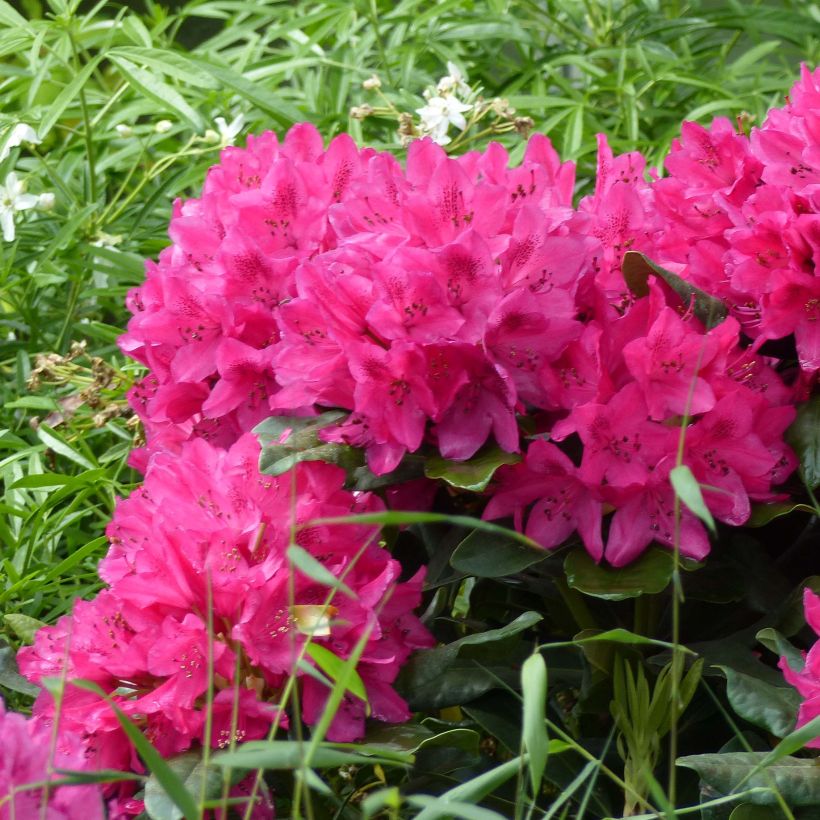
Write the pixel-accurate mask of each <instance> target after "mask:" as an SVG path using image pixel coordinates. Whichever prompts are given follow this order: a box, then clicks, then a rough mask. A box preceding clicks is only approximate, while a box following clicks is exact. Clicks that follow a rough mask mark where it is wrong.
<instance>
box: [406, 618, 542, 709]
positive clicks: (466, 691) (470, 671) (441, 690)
mask: <svg viewBox="0 0 820 820" xmlns="http://www.w3.org/2000/svg"><path fill="white" fill-rule="evenodd" d="M541 619H542V616H541V615H539V614H538V613H537V612H525V613H523V614H522V615H519V616H518V617H517V618H516V619H515V620H514V621H511V622H510V623H509V624H507V625H506V626H503V627H500V628H499V629H490V630H487V631H486V632H478V633H476V634H474V635H467V636H466V637H464V638H460V639H459V640H457V641H453V643H449V644H446V645H445V646H439V647H436V648H434V649H427V650H422V651H420V652H416V653H415V655H413V656H412V657H411V659H410V661H409V662H408V663H407V664H406V665H405V667H404V669H403V670H402V673H401V678H400V681H401V688H402V693H403V694H404V696H405V697H406V698H407V699H408V700H409V702H410V708H411V709H413V710H414V711H417V710H419V709H436V708H442V707H445V706H453V705H457V704H458V705H460V704H462V703H467V702H468V701H471V700H473V699H475V698H477V697H479V696H480V695H483V694H484V693H485V692H487V691H489V690H490V689H493V688H496V687H498V686H499V685H502V684H503V683H508V684H510V685H514V684H515V683H517V679H518V676H517V675H515V674H514V673H513V674H511V673H512V668H511V667H512V665H513V661H514V659H515V658H516V657H517V656H519V655H520V654H523V652H519V651H518V649H517V648H516V647H515V646H511V643H512V641H513V640H514V639H515V638H516V636H518V635H519V634H520V633H521V632H523V631H524V630H525V629H529V628H530V627H532V626H534V625H535V624H536V623H538V622H539V621H540V620H541ZM517 643H518V644H519V646H520V649H522V650H524V651H525V652H526V654H527V655H528V654H529V650H528V649H525V648H524V647H523V645H521V641H517ZM525 657H526V655H525ZM522 661H523V658H522ZM504 676H506V680H505V679H504ZM500 681H501V682H500Z"/></svg>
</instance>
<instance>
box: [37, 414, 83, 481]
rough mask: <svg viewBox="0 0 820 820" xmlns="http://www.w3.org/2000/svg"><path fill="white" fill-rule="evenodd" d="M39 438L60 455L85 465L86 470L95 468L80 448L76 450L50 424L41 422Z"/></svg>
mask: <svg viewBox="0 0 820 820" xmlns="http://www.w3.org/2000/svg"><path fill="white" fill-rule="evenodd" d="M37 438H39V439H40V441H42V442H43V444H45V445H46V447H48V448H49V449H50V450H53V451H54V452H55V453H57V454H58V455H61V456H64V457H65V458H67V459H68V460H69V461H73V462H74V463H75V464H79V465H80V467H85V469H86V470H93V469H94V465H93V464H92V463H91V462H90V461H89V460H88V459H87V458H86V457H85V456H84V455H83V454H82V453H80V452H79V451H78V450H75V449H74V448H73V447H72V446H71V445H70V444H69V443H68V442H67V441H66V440H65V439H64V438H62V437H61V436H59V435H58V434H57V433H55V432H54V430H52V429H51V428H50V427H49V426H48V425H46V424H41V425H40V426H39V427H38V428H37Z"/></svg>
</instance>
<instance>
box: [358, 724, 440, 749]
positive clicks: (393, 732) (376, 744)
mask: <svg viewBox="0 0 820 820" xmlns="http://www.w3.org/2000/svg"><path fill="white" fill-rule="evenodd" d="M432 737H434V734H433V732H431V731H430V729H428V728H427V727H426V726H423V725H422V724H420V723H377V724H374V725H372V726H368V728H367V733H366V734H365V736H364V741H363V744H364V745H365V746H366V747H373V748H383V749H386V750H393V751H397V752H415V751H416V750H417V749H418V748H419V746H420V745H421V744H422V743H424V741H426V740H430V739H431V738H432Z"/></svg>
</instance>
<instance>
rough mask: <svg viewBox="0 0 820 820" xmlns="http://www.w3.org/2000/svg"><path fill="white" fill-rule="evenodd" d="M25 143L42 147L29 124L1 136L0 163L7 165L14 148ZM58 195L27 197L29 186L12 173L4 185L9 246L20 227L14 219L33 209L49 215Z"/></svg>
mask: <svg viewBox="0 0 820 820" xmlns="http://www.w3.org/2000/svg"><path fill="white" fill-rule="evenodd" d="M24 142H27V143H30V144H31V145H39V144H40V138H39V137H38V136H37V132H36V131H35V130H34V129H33V128H32V127H31V126H30V125H28V124H27V123H24V122H18V123H17V124H16V125H13V126H12V127H11V128H9V129H8V130H6V131H5V132H2V133H0V162H3V160H5V159H6V158H7V157H8V156H9V154H10V153H11V149H12V148H17V146H18V145H22V144H23V143H24ZM54 199H55V198H54V194H53V193H50V192H46V193H42V194H40V195H39V196H35V195H34V194H27V193H26V184H25V182H24V181H23V180H20V179H18V178H17V174H16V173H15V172H14V171H11V172H10V173H9V174H7V175H6V181H5V182H4V183H3V184H2V185H0V230H2V233H3V240H4V241H5V242H13V241H14V237H15V235H16V225H15V221H14V218H15V216H16V214H18V213H19V212H20V211H28V210H30V209H31V208H40V209H41V210H43V211H49V210H51V209H52V208H53V207H54Z"/></svg>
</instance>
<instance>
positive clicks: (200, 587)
mask: <svg viewBox="0 0 820 820" xmlns="http://www.w3.org/2000/svg"><path fill="white" fill-rule="evenodd" d="M258 457H259V444H258V442H257V441H256V439H255V438H253V437H252V436H245V437H243V438H241V439H240V440H239V441H238V442H237V443H236V444H235V445H234V446H233V447H231V448H230V449H228V450H222V449H216V448H214V447H212V446H211V445H209V444H207V443H205V442H204V441H201V440H198V441H194V442H190V443H188V444H186V445H183V448H182V451H181V455H179V456H177V455H165V454H157V455H155V456H154V458H153V460H152V462H151V464H150V466H149V469H148V472H147V474H146V479H145V483H144V484H143V486H142V487H141V488H140V489H139V490H137V491H136V492H134V494H132V496H131V497H130V498H128V499H127V500H125V501H121V502H120V503H119V505H118V507H117V512H116V514H115V516H114V520H113V521H112V522H111V524H110V526H109V528H108V536H109V539H110V542H111V548H110V550H109V553H108V555H107V556H106V558H105V559H104V560H103V561H102V563H101V565H100V575H101V576H102V578H103V579H104V580H105V581H106V583H107V584H108V588H107V589H105V590H104V591H103V592H101V593H100V594H99V595H98V597H97V598H96V599H95V600H93V601H90V602H85V601H78V602H77V604H76V605H75V608H74V611H73V613H72V614H71V615H69V616H66V617H64V618H62V619H61V620H60V621H59V622H58V623H57V624H56V626H53V627H45V628H43V629H41V630H40V631H39V632H38V634H37V638H36V641H35V643H34V645H33V646H31V647H25V648H24V649H22V650H21V651H20V653H19V664H20V668H21V671H22V672H23V674H24V675H26V676H28V677H29V678H30V679H31V680H32V681H36V682H39V681H40V680H41V679H42V678H43V677H45V676H55V675H60V674H61V673H64V674H65V676H66V678H67V680H68V681H69V684H68V687H67V695H66V698H65V699H64V702H63V708H62V711H61V714H60V726H61V730H62V729H64V730H66V731H76V732H81V733H83V734H84V736H85V739H86V745H87V747H89V748H96V747H99V748H101V749H102V748H104V749H105V753H104V755H103V757H101V758H98V762H100V763H102V762H104V763H105V765H107V766H113V767H114V768H117V767H122V768H129V767H130V766H131V765H132V760H131V752H130V750H129V745H128V742H127V741H126V740H125V737H124V736H123V735H122V733H121V732H120V730H119V726H118V723H117V721H116V719H115V717H114V715H113V714H112V711H111V709H110V707H109V706H108V704H106V703H105V702H104V701H102V700H100V699H99V698H98V697H97V696H96V695H94V694H93V693H91V692H87V691H86V690H79V689H77V688H75V687H73V686H72V685H71V684H70V681H71V680H72V679H75V678H85V679H88V680H91V681H93V682H94V683H96V684H97V685H98V686H100V687H101V688H102V689H103V690H104V691H106V692H108V693H110V695H111V697H112V698H113V699H114V701H115V702H116V703H117V704H118V705H119V706H120V708H121V709H122V710H123V711H125V712H126V714H128V715H129V716H130V717H131V718H132V719H133V720H135V721H136V722H138V723H139V724H140V725H141V726H142V728H143V730H144V731H145V733H146V736H147V737H149V739H151V740H152V742H154V743H155V745H156V746H157V748H158V749H159V750H160V752H161V753H162V754H163V755H168V756H170V755H174V754H178V753H180V752H182V751H184V750H186V749H188V748H189V747H190V746H191V745H192V744H194V743H201V742H203V740H204V735H203V733H204V731H205V712H204V706H205V701H204V699H205V696H206V692H207V690H208V686H209V680H213V681H214V687H215V699H214V704H213V722H212V734H211V738H212V743H213V744H214V745H215V746H218V747H224V746H227V745H229V744H230V743H232V742H233V741H235V740H236V741H238V740H243V739H254V738H261V737H264V736H265V735H266V734H267V733H268V731H269V729H270V727H271V724H272V723H273V722H274V721H275V720H276V721H278V723H279V725H281V726H286V725H287V720H288V718H287V715H285V714H284V713H281V710H282V708H284V705H282V704H280V703H279V697H280V695H281V692H282V690H283V687H284V685H285V682H286V680H287V678H288V676H290V675H297V676H298V677H299V678H300V679H302V678H303V673H302V671H301V669H298V668H297V659H298V658H299V657H300V655H301V654H302V652H303V647H304V645H305V642H306V640H307V638H308V636H309V635H312V640H313V641H314V642H315V643H317V644H319V645H322V646H324V647H325V648H326V649H328V650H329V651H331V652H333V653H334V654H335V655H337V656H338V657H340V658H345V657H347V656H348V655H349V654H350V652H351V651H352V650H353V647H354V646H355V645H356V644H357V642H358V641H359V640H360V639H364V640H365V647H364V651H363V654H362V656H361V660H360V661H359V665H358V671H359V673H360V675H361V677H362V679H363V680H364V682H365V689H366V691H367V693H368V701H369V704H370V708H371V711H372V715H373V716H374V717H375V718H380V719H383V720H389V721H402V720H406V719H408V717H409V713H408V711H407V707H406V705H405V704H404V701H402V700H401V698H400V697H398V695H396V694H395V693H394V691H393V690H392V687H391V684H392V683H393V680H394V679H395V677H396V674H397V673H398V671H399V667H400V666H401V664H402V663H403V662H404V661H405V660H406V658H407V657H408V655H409V654H410V652H412V651H413V650H414V649H415V648H418V647H423V646H429V645H430V644H431V642H432V638H431V636H430V635H429V633H428V632H427V631H426V629H424V627H423V626H421V624H420V623H419V622H418V620H417V619H416V617H415V616H414V615H413V614H412V610H413V608H414V607H415V606H416V605H417V604H418V602H419V598H420V593H421V582H422V577H423V572H420V573H418V574H417V575H416V576H415V577H414V578H412V579H411V580H409V581H406V582H403V583H398V577H399V573H400V566H399V564H398V562H397V561H395V560H393V559H392V558H390V556H389V554H388V553H386V552H385V551H384V550H383V549H382V548H381V547H380V546H378V545H377V543H375V536H376V531H375V530H374V529H373V528H372V527H364V526H350V525H348V526H339V527H333V528H329V527H312V526H309V522H310V521H311V520H312V519H314V518H319V517H338V516H343V515H346V514H350V513H355V512H365V511H373V510H378V509H380V508H381V505H380V502H379V501H378V500H377V499H376V498H375V497H373V496H371V495H369V494H366V493H364V494H362V493H359V494H358V495H356V496H353V495H351V494H350V493H347V492H345V491H344V490H342V489H341V488H342V483H343V480H344V474H343V472H342V471H341V470H340V469H339V468H337V467H334V466H331V465H328V464H323V463H319V462H309V463H305V464H300V465H299V466H298V467H297V468H296V470H295V473H294V474H293V475H290V474H286V475H283V476H280V477H277V478H271V477H269V476H264V475H260V473H259V472H258V469H257V466H256V465H257V461H258ZM291 525H292V526H294V527H297V528H298V529H297V531H296V542H297V543H298V544H299V545H300V546H301V547H302V548H303V549H305V550H307V552H308V553H310V554H311V555H312V556H313V558H314V559H315V560H316V561H318V562H320V563H321V564H322V565H323V566H324V567H325V570H326V571H327V572H329V573H331V574H332V575H334V576H336V577H341V576H343V577H344V583H345V584H346V585H347V587H348V588H349V589H350V590H352V591H353V594H354V596H355V597H352V598H351V597H348V596H347V595H344V594H342V593H337V594H336V595H335V596H334V597H333V600H332V602H330V603H328V600H329V593H330V590H329V588H328V587H326V586H323V585H322V584H321V583H319V582H317V581H315V580H313V579H312V578H311V577H310V576H308V575H305V574H303V573H301V572H299V571H297V570H295V569H293V567H292V565H291V564H290V562H289V560H288V557H287V549H288V546H289V544H290V537H291ZM291 596H292V597H291ZM208 612H210V613H211V617H212V622H213V630H214V631H213V635H212V636H211V635H209V631H208V616H207V614H206V613H208ZM237 669H239V670H240V675H241V676H240V677H239V678H237V677H236V674H237ZM308 681H310V682H309V683H308ZM303 683H304V684H305V691H304V696H303V699H302V702H303V705H304V712H303V717H304V718H305V719H306V720H307V721H308V722H313V721H314V720H315V719H317V715H318V711H317V709H318V708H319V707H318V706H317V707H316V708H314V705H315V704H320V703H321V702H323V700H324V699H325V698H326V697H327V691H326V690H325V687H324V685H323V684H321V683H319V682H314V681H313V678H309V677H308V678H305V679H304V681H303ZM237 687H238V693H237V694H236V701H237V704H238V707H239V712H238V720H237V722H236V727H237V728H236V732H235V733H234V734H231V731H230V727H231V725H232V709H233V703H234V695H235V692H236V691H237ZM365 708H366V707H365V703H364V702H363V701H360V700H358V699H356V698H353V696H349V697H348V699H347V700H346V707H345V709H343V710H342V711H340V712H339V715H338V716H337V718H336V719H335V720H334V722H333V723H332V725H331V727H330V730H329V733H328V736H329V737H331V738H333V739H336V740H354V739H356V738H358V737H360V736H361V734H362V731H363V727H364V720H365ZM53 709H54V706H53V701H52V699H51V696H50V695H49V694H47V693H44V694H41V695H40V697H39V698H38V700H37V703H36V706H35V712H36V714H38V715H39V716H41V717H43V718H48V717H49V716H51V715H52V714H53Z"/></svg>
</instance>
